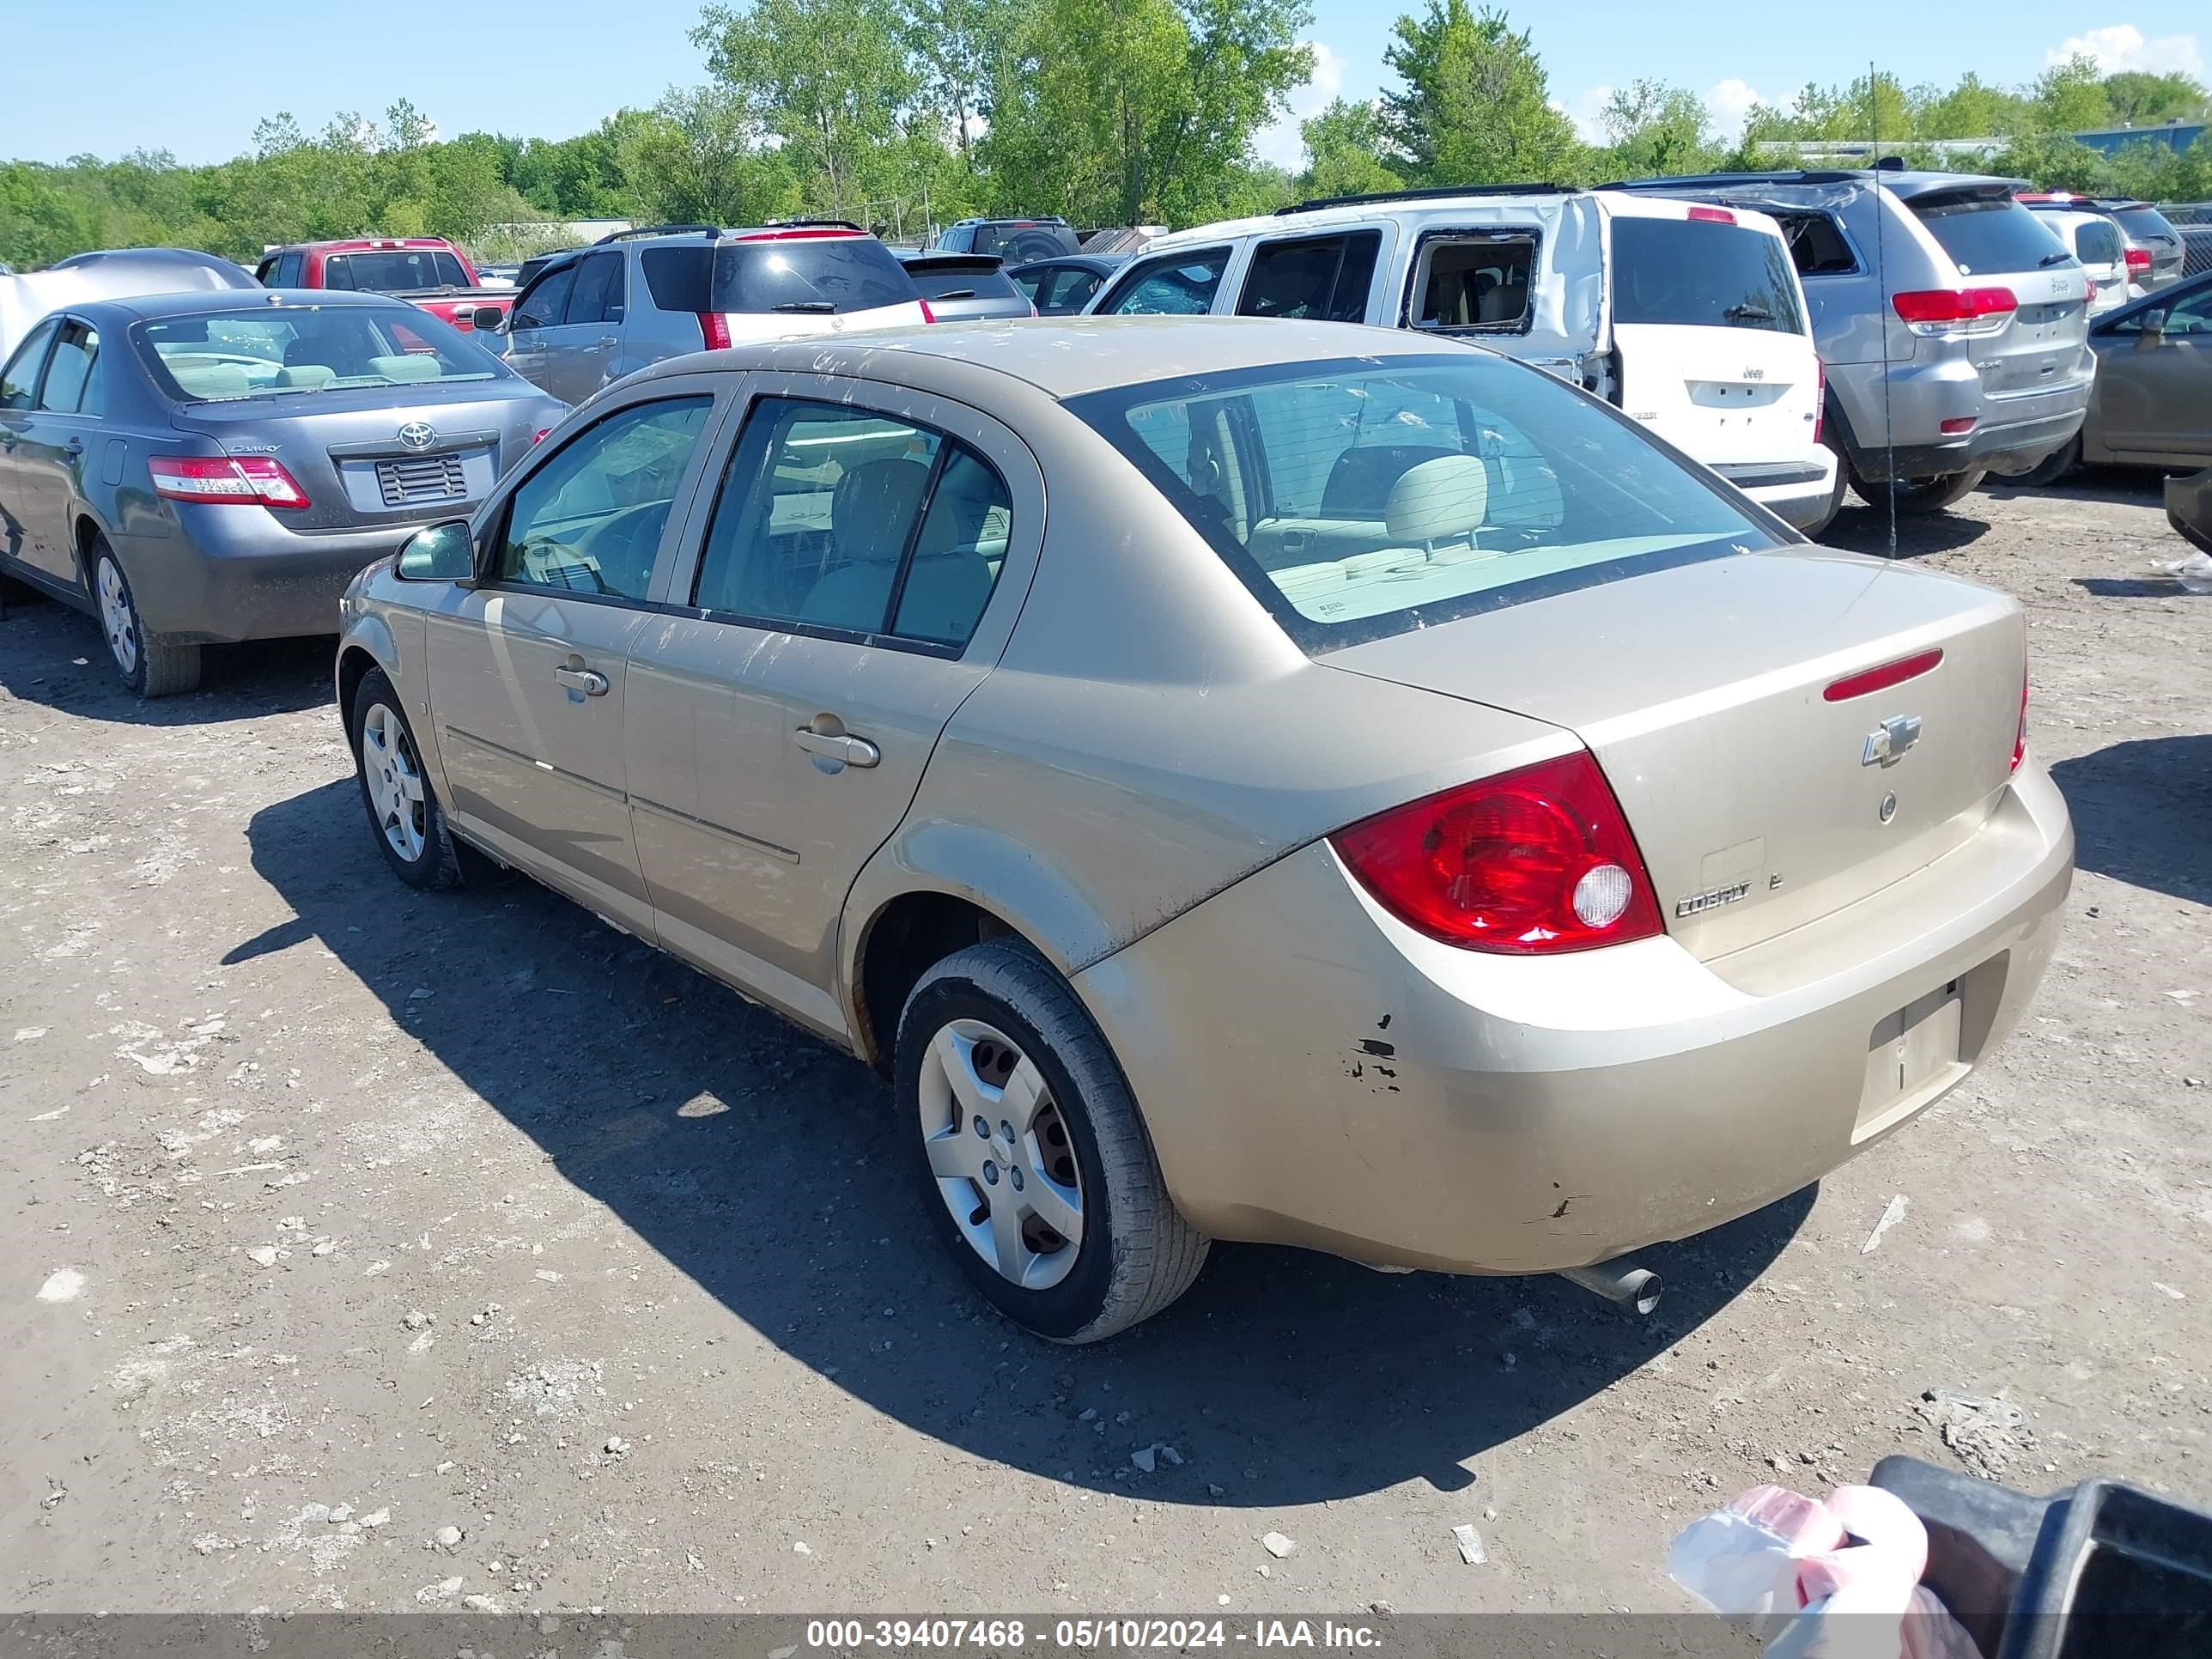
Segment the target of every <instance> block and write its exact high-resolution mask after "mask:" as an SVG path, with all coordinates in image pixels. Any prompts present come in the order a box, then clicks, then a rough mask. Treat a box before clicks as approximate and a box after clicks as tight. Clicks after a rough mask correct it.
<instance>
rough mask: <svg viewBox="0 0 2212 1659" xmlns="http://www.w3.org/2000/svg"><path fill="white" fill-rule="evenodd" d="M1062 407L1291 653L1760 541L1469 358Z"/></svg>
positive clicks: (1504, 366) (1394, 363)
mask: <svg viewBox="0 0 2212 1659" xmlns="http://www.w3.org/2000/svg"><path fill="white" fill-rule="evenodd" d="M1068 407H1069V408H1070V409H1071V410H1073V411H1074V412H1075V413H1076V414H1077V415H1079V416H1081V417H1082V418H1083V419H1084V420H1085V421H1086V422H1089V423H1090V424H1091V426H1092V428H1094V429H1096V430H1097V432H1098V433H1099V434H1100V435H1102V436H1103V437H1104V438H1105V439H1106V440H1107V441H1108V442H1109V443H1111V444H1112V445H1114V447H1115V448H1117V449H1119V450H1120V451H1121V453H1122V454H1124V455H1125V456H1126V457H1127V458H1128V459H1129V460H1130V461H1131V462H1132V463H1133V464H1134V465H1135V466H1136V467H1137V469H1138V471H1140V472H1142V473H1143V474H1144V475H1145V476H1146V478H1147V479H1149V480H1150V481H1151V482H1152V484H1153V485H1154V486H1155V487H1156V488H1157V489H1158V490H1159V491H1160V493H1161V494H1162V495H1164V496H1165V497H1166V498H1167V500H1168V501H1170V503H1172V504H1173V505H1174V506H1175V507H1176V509H1177V510H1178V511H1179V512H1180V513H1182V516H1183V517H1184V518H1185V519H1186V520H1188V521H1189V523H1190V525H1191V526H1192V527H1193V528H1194V529H1195V530H1196V531H1197V532H1199V533H1200V536H1202V537H1203V538H1205V540H1206V542H1207V543H1208V544H1210V545H1211V546H1212V549H1213V550H1214V551H1215V552H1216V553H1217V554H1218V555H1219V556H1220V557H1221V558H1222V559H1223V560H1224V561H1225V562H1227V563H1228V564H1229V566H1230V567H1231V568H1232V569H1233V570H1235V571H1236V573H1237V575H1238V576H1239V577H1240V578H1241V579H1242V580H1243V582H1244V584H1245V586H1247V587H1249V589H1250V590H1251V591H1252V592H1253V593H1254V594H1255V596H1256V597H1257V598H1259V599H1260V600H1261V603H1262V604H1264V605H1267V608H1268V610H1269V611H1271V612H1272V613H1273V615H1274V617H1276V619H1277V620H1278V621H1279V623H1282V625H1283V627H1284V629H1285V631H1286V632H1288V633H1290V634H1291V636H1292V637H1293V638H1295V639H1297V641H1299V643H1300V644H1302V645H1304V647H1306V648H1307V649H1309V650H1313V651H1321V650H1328V649H1333V648H1334V647H1339V646H1343V645H1351V644H1356V643H1358V641H1362V640H1367V639H1374V638H1377V637H1380V636H1383V635H1390V634H1396V633H1401V632H1404V631H1407V630H1408V629H1415V628H1420V627H1425V626H1429V625H1431V624H1433V623H1442V622H1449V621H1450V620H1452V619H1454V618H1455V617H1462V616H1468V615H1471V614H1474V612H1476V611H1487V610H1492V609H1495V608H1498V607H1499V606H1503V605H1513V604H1517V603H1520V602H1522V601H1524V600H1528V599H1541V598H1544V597H1546V596H1547V595H1549V594H1552V593H1555V592H1562V591H1565V590H1566V589H1569V588H1575V587H1585V586H1595V585H1598V584H1600V583H1604V582H1611V581H1619V580H1627V579H1630V578H1632V577H1634V576H1636V575H1638V574H1641V573H1643V572H1644V571H1646V570H1651V569H1657V568H1665V567H1666V566H1667V565H1668V564H1679V563H1686V562H1694V561H1699V560H1703V559H1709V558H1717V557H1724V556H1730V555H1734V554H1738V553H1746V552H1751V551H1755V550H1760V549H1764V548H1768V547H1772V546H1775V545H1778V538H1776V537H1775V536H1774V535H1773V534H1772V533H1771V532H1768V531H1766V530H1765V529H1763V528H1761V527H1760V526H1758V525H1756V524H1754V523H1753V521H1752V520H1750V519H1748V518H1747V517H1746V516H1745V514H1744V513H1743V512H1742V511H1741V510H1740V509H1739V508H1738V507H1736V506H1735V505H1734V504H1733V503H1732V501H1730V499H1729V494H1728V492H1726V491H1725V490H1723V489H1719V488H1717V487H1715V486H1714V485H1712V484H1711V483H1707V482H1705V480H1704V479H1703V478H1702V477H1699V475H1698V474H1697V473H1695V472H1694V471H1691V470H1690V469H1688V468H1686V467H1684V466H1683V465H1681V463H1680V462H1678V461H1676V460H1674V459H1672V458H1671V457H1669V456H1668V454H1667V453H1665V452H1664V451H1662V449H1660V448H1659V447H1658V446H1657V445H1656V444H1655V443H1654V442H1653V441H1651V440H1650V438H1649V437H1648V436H1646V435H1645V434H1644V432H1643V431H1642V430H1641V429H1640V428H1638V427H1637V426H1635V425H1634V424H1633V423H1632V422H1629V421H1627V420H1626V418H1624V417H1622V416H1619V415H1617V414H1616V413H1614V412H1613V411H1611V410H1607V409H1606V408H1604V407H1603V406H1601V405H1600V404H1595V403H1593V402H1591V401H1590V400H1589V399H1588V398H1583V397H1581V396H1579V395H1578V394H1577V393H1576V392H1573V391H1572V390H1571V389H1570V388H1568V387H1567V386H1564V385H1562V384H1560V383H1559V381H1557V380H1553V379H1552V378H1551V377H1550V376H1548V375H1547V374H1544V373H1543V372H1542V371H1541V370H1540V369H1535V368H1528V367H1527V366H1526V365H1523V364H1519V363H1516V362H1510V361H1509V360H1506V359H1502V358H1496V357H1492V356H1488V355H1486V354H1476V353H1473V352H1470V353H1467V354H1466V355H1465V356H1452V357H1418V358H1402V359H1395V360H1389V361H1385V362H1380V363H1377V362H1374V361H1372V360H1367V361H1362V360H1358V359H1347V360H1344V361H1340V362H1315V363H1303V364H1294V365H1281V366H1277V367H1273V368H1266V369H1255V370H1249V371H1243V372H1240V373H1235V374H1224V375H1219V376H1216V377H1213V378H1212V383H1211V384H1210V385H1208V386H1206V387H1205V388H1204V389H1201V390H1196V391H1194V390H1193V389H1192V385H1191V382H1190V381H1189V380H1176V381H1164V382H1159V383H1157V384H1154V385H1150V386H1127V387H1121V388H1116V389H1115V390H1114V391H1111V392H1094V393H1092V394H1091V395H1089V396H1087V397H1083V398H1074V399H1073V400H1071V401H1070V403H1069V404H1068Z"/></svg>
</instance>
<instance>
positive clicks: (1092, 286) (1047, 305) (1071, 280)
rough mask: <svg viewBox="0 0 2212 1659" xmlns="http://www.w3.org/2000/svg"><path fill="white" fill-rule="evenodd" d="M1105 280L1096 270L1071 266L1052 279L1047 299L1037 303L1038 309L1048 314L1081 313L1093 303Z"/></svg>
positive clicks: (1047, 291)
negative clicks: (1092, 299) (1092, 298)
mask: <svg viewBox="0 0 2212 1659" xmlns="http://www.w3.org/2000/svg"><path fill="white" fill-rule="evenodd" d="M1105 280H1106V279H1105V278H1104V277H1103V276H1100V275H1099V274H1098V273H1097V271H1095V270H1084V269H1083V267H1082V266H1080V265H1070V266H1069V267H1068V268H1067V269H1066V270H1063V271H1060V273H1059V274H1058V275H1057V276H1054V278H1053V279H1052V286H1051V287H1050V288H1049V289H1047V290H1046V297H1045V298H1043V299H1042V300H1040V301H1037V309H1038V310H1039V311H1042V312H1045V313H1048V314H1049V313H1053V312H1067V311H1080V310H1082V309H1083V307H1085V306H1086V305H1088V304H1089V303H1090V302H1091V295H1094V294H1096V293H1097V292H1098V284H1099V283H1103V282H1104V281H1105Z"/></svg>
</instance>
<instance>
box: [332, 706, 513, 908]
mask: <svg viewBox="0 0 2212 1659" xmlns="http://www.w3.org/2000/svg"><path fill="white" fill-rule="evenodd" d="M349 729H350V731H351V732H352V734H353V750H354V759H355V762H356V768H357V769H358V771H359V774H360V777H361V800H362V805H363V806H364V807H366V808H367V809H368V827H369V829H371V830H372V831H373V832H374V835H375V836H376V846H377V850H378V851H379V852H380V853H382V854H384V861H385V862H386V864H388V865H390V866H392V873H393V874H394V875H396V876H398V878H399V879H400V880H402V881H404V882H405V883H406V884H408V885H409V886H410V887H424V888H434V889H435V888H440V887H458V886H459V885H460V884H461V879H462V877H463V875H464V873H465V872H464V868H463V865H462V861H461V849H460V843H459V842H456V841H455V840H454V839H453V835H452V833H451V832H450V831H449V830H447V828H446V817H445V814H444V813H443V812H442V811H440V810H439V806H438V795H437V792H436V791H435V789H433V788H432V787H430V780H429V778H428V775H426V774H425V773H424V771H423V769H422V750H420V749H418V748H416V744H415V731H414V728H413V727H412V726H409V725H408V724H407V716H406V715H404V714H402V713H400V708H399V693H398V691H396V690H393V689H392V681H391V680H390V679H389V678H387V677H386V674H385V672H384V671H383V670H382V669H380V668H377V669H372V670H370V671H368V673H367V674H365V675H363V676H362V682H361V684H360V685H359V686H358V687H357V688H356V690H355V691H354V694H353V713H352V723H351V726H350V728H349ZM483 862H485V863H489V860H483Z"/></svg>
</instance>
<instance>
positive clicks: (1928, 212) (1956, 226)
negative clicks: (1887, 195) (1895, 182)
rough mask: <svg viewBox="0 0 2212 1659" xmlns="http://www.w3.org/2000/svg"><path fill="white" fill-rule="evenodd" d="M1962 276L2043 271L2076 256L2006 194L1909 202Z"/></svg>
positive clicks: (2048, 227) (1916, 199)
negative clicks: (2016, 271) (1998, 272)
mask: <svg viewBox="0 0 2212 1659" xmlns="http://www.w3.org/2000/svg"><path fill="white" fill-rule="evenodd" d="M1905 205H1906V206H1908V207H1910V208H1911V210H1912V211H1913V213H1914V214H1915V216H1917V217H1918V219H1919V221H1920V222H1921V223H1922V224H1923V225H1924V226H1926V227H1927V228H1928V232H1929V234H1930V235H1932V236H1933V237H1935V239H1936V241H1937V242H1938V243H1939V244H1940V245H1941V246H1942V249H1943V252H1946V253H1948V254H1949V255H1950V256H1951V263H1952V264H1955V265H1956V266H1958V267H1959V274H1960V276H1985V275H1987V274H1989V273H1990V272H1992V271H2013V270H2049V269H2051V267H2052V266H2054V265H2063V264H2072V263H2073V259H2074V256H2073V255H2072V254H2071V253H2069V252H2067V251H2066V246H2065V244H2063V242H2061V241H2060V240H2058V239H2057V237H2056V236H2054V235H2052V234H2051V227H2050V226H2048V225H2046V224H2045V223H2044V222H2042V220H2040V219H2039V218H2038V217H2037V216H2035V215H2034V214H2033V213H2031V212H2029V211H2028V210H2027V209H2026V208H2024V207H2022V206H2021V204H2019V203H2017V202H2015V201H2014V200H2013V199H2012V197H2009V196H1963V197H1962V196H1948V197H1937V198H1936V200H1934V201H1932V202H1930V201H1927V200H1924V199H1921V198H1917V197H1916V198H1915V199H1913V200H1912V201H1910V202H1908V203H1907V204H1905Z"/></svg>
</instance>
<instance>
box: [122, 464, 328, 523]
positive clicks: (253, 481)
mask: <svg viewBox="0 0 2212 1659" xmlns="http://www.w3.org/2000/svg"><path fill="white" fill-rule="evenodd" d="M146 470H147V471H149V472H150V473H152V474H153V475H154V493H155V495H161V496H164V497H166V498H167V499H168V500H170V501H235V502H239V503H240V504H242V505H245V506H248V507H284V508H287V509H290V510H296V509H298V508H300V507H306V506H307V504H308V502H307V491H306V490H304V489H301V488H300V481H299V480H298V479H297V478H295V477H293V476H292V475H291V474H290V473H289V472H287V471H285V470H284V464H283V462H282V461H280V460H277V459H276V458H275V457H273V456H270V455H246V456H241V457H240V458H239V459H236V460H233V459H231V458H230V457H228V456H227V455H215V456H207V455H156V456H155V457H154V458H153V459H150V460H149V461H148V462H147V463H146Z"/></svg>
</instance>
